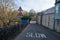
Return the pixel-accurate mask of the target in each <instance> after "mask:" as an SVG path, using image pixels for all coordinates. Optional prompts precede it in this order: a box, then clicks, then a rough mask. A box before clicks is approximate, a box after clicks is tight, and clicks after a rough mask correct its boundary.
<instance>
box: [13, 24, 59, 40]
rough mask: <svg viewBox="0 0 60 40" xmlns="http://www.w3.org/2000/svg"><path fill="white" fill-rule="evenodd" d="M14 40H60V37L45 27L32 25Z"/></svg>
mask: <svg viewBox="0 0 60 40" xmlns="http://www.w3.org/2000/svg"><path fill="white" fill-rule="evenodd" d="M14 40H60V35H59V34H57V33H55V32H53V31H51V30H49V29H47V28H45V27H43V26H40V25H38V24H34V23H31V24H29V25H28V26H27V27H26V28H25V29H24V30H23V31H22V33H20V34H19V35H18V36H17V37H16V38H15V39H14Z"/></svg>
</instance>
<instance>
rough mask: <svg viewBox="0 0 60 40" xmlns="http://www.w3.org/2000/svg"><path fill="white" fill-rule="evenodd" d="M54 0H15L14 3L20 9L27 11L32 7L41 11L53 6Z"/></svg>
mask: <svg viewBox="0 0 60 40" xmlns="http://www.w3.org/2000/svg"><path fill="white" fill-rule="evenodd" d="M54 3H55V0H16V1H15V4H16V6H17V8H19V6H21V7H22V9H24V10H27V11H29V10H30V9H34V10H35V11H37V12H39V11H43V10H46V9H48V8H51V7H53V6H54Z"/></svg>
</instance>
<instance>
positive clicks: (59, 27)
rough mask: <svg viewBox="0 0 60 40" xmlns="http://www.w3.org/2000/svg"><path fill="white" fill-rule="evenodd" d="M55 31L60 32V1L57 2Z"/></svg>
mask: <svg viewBox="0 0 60 40" xmlns="http://www.w3.org/2000/svg"><path fill="white" fill-rule="evenodd" d="M55 8H56V12H55V30H56V31H57V32H60V0H56V1H55Z"/></svg>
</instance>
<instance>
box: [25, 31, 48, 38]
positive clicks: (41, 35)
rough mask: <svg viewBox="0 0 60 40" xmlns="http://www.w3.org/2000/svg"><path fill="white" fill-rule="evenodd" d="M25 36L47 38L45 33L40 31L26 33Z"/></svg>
mask: <svg viewBox="0 0 60 40" xmlns="http://www.w3.org/2000/svg"><path fill="white" fill-rule="evenodd" d="M26 37H30V38H47V37H46V35H45V34H41V33H30V32H29V33H26Z"/></svg>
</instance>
